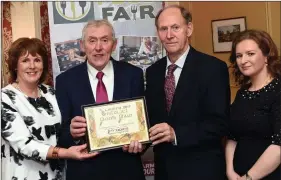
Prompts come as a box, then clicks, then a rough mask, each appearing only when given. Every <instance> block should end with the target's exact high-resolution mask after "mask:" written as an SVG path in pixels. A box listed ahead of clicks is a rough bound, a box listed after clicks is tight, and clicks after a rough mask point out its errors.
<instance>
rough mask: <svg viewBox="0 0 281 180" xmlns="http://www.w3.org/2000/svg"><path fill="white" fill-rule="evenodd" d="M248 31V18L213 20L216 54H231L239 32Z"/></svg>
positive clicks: (214, 49)
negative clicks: (233, 41) (234, 40)
mask: <svg viewBox="0 0 281 180" xmlns="http://www.w3.org/2000/svg"><path fill="white" fill-rule="evenodd" d="M244 30H246V17H236V18H229V19H217V20H212V37H213V51H214V53H222V52H230V51H231V45H232V40H233V38H234V36H235V34H236V33H237V32H241V31H244Z"/></svg>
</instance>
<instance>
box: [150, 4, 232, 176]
mask: <svg viewBox="0 0 281 180" xmlns="http://www.w3.org/2000/svg"><path fill="white" fill-rule="evenodd" d="M155 23H156V28H157V32H158V36H159V38H160V40H161V42H162V44H163V46H164V48H165V50H166V51H167V57H164V58H162V59H160V60H159V61H157V62H156V63H154V64H153V65H151V66H150V67H149V68H147V70H146V83H147V84H146V100H147V107H148V113H149V118H150V122H151V125H152V127H151V128H150V135H151V140H152V141H153V144H154V160H155V180H183V179H184V180H186V179H190V180H205V179H206V180H207V179H208V180H223V179H225V160H224V151H223V146H222V143H221V142H222V138H223V136H225V135H227V119H228V112H229V100H230V96H229V95H230V92H229V80H228V69H227V65H226V63H224V62H223V61H220V60H219V59H217V58H215V57H212V56H209V55H207V54H203V53H201V52H199V51H197V50H195V49H194V48H193V47H191V46H190V45H189V38H190V36H191V34H192V31H193V25H192V18H191V14H190V13H189V12H188V11H187V10H186V9H184V8H183V7H180V6H176V5H173V6H168V7H165V8H164V9H162V10H160V12H159V13H158V15H157V16H156V18H155Z"/></svg>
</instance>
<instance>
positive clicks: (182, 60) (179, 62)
mask: <svg viewBox="0 0 281 180" xmlns="http://www.w3.org/2000/svg"><path fill="white" fill-rule="evenodd" d="M189 50H190V46H188V47H187V49H186V51H185V52H184V53H183V54H182V55H181V56H180V57H179V59H178V60H176V62H175V64H176V65H177V67H179V68H181V69H182V68H183V65H184V63H185V60H186V57H187V54H188V52H189ZM171 64H172V63H171V61H170V59H169V57H168V56H167V67H166V68H168V66H169V65H171Z"/></svg>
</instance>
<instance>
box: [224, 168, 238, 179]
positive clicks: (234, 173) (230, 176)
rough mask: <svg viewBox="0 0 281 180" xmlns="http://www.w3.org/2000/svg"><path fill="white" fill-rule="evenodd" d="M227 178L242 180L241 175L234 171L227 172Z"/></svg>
mask: <svg viewBox="0 0 281 180" xmlns="http://www.w3.org/2000/svg"><path fill="white" fill-rule="evenodd" d="M226 174H227V178H228V180H238V179H239V180H240V179H241V176H239V174H237V173H236V172H235V171H234V170H232V171H227V173H226Z"/></svg>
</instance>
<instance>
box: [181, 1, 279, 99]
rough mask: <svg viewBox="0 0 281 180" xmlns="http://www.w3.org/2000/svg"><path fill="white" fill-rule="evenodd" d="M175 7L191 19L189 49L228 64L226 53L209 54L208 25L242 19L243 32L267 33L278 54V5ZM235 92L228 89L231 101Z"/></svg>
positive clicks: (249, 4) (202, 3)
mask: <svg viewBox="0 0 281 180" xmlns="http://www.w3.org/2000/svg"><path fill="white" fill-rule="evenodd" d="M179 4H180V5H181V6H184V7H186V8H187V9H189V10H190V11H191V12H192V15H193V24H194V32H193V35H192V38H191V44H192V46H194V47H195V48H196V49H198V50H200V51H202V52H205V53H207V54H210V55H213V56H216V57H217V58H219V59H221V60H223V61H225V62H226V63H228V64H229V62H228V58H229V53H213V44H212V29H211V21H212V20H215V19H226V18H233V17H241V16H246V25H247V28H248V29H252V28H254V29H260V30H265V31H267V32H269V33H270V34H271V36H272V37H273V39H274V41H275V43H276V44H277V46H278V47H279V50H280V2H180V3H179ZM279 52H280V51H279ZM232 79H233V78H231V81H233V80H232ZM231 84H233V83H231ZM237 90H238V87H234V86H232V87H231V100H232V101H233V99H234V97H235V95H236V92H237Z"/></svg>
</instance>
